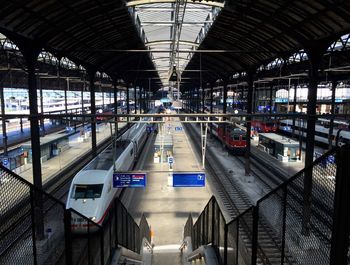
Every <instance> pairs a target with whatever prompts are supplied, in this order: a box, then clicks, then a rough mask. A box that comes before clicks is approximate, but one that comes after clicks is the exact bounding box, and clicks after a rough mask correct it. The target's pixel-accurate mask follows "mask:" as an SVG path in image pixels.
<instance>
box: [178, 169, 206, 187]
mask: <svg viewBox="0 0 350 265" xmlns="http://www.w3.org/2000/svg"><path fill="white" fill-rule="evenodd" d="M204 186H205V173H199V172H197V173H196V172H193V173H173V187H204Z"/></svg>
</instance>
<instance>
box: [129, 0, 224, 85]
mask: <svg viewBox="0 0 350 265" xmlns="http://www.w3.org/2000/svg"><path fill="white" fill-rule="evenodd" d="M165 1H166V0H159V2H158V3H157V0H152V1H149V0H136V1H132V2H131V1H129V2H128V3H127V5H128V6H129V8H130V12H131V14H132V16H134V18H135V21H138V22H139V25H137V26H138V27H141V28H142V31H143V32H144V34H145V42H146V43H145V45H146V47H148V48H149V49H150V50H151V51H152V52H151V58H152V60H153V62H154V65H155V67H156V69H157V70H158V73H159V76H160V78H161V81H162V83H163V86H167V85H168V83H169V81H168V78H169V75H170V73H171V70H172V69H173V66H174V65H175V66H176V69H177V72H178V73H180V74H181V73H182V71H183V70H184V69H185V67H186V65H187V64H188V62H189V60H190V58H191V54H190V53H189V52H188V53H186V52H184V51H186V50H189V51H190V50H195V49H197V48H198V46H199V43H200V42H201V41H202V39H203V38H204V36H205V33H206V32H207V29H208V28H209V27H210V26H211V25H212V23H213V19H214V18H215V17H216V16H217V14H218V13H219V11H220V10H221V8H220V7H218V5H219V6H220V5H222V6H223V5H224V3H222V2H221V3H220V2H212V3H214V5H211V4H210V3H209V2H193V1H187V0H175V1H174V0H169V2H165ZM150 2H152V3H150ZM136 24H137V23H136ZM192 54H193V53H192Z"/></svg>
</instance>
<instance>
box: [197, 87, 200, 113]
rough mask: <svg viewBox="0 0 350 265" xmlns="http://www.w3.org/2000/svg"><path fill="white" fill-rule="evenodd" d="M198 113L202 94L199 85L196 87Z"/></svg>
mask: <svg viewBox="0 0 350 265" xmlns="http://www.w3.org/2000/svg"><path fill="white" fill-rule="evenodd" d="M196 91H197V92H196V95H197V96H196V113H199V105H200V96H199V87H197V88H196Z"/></svg>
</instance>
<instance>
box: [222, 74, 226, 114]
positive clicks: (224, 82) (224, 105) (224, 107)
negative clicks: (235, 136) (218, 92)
mask: <svg viewBox="0 0 350 265" xmlns="http://www.w3.org/2000/svg"><path fill="white" fill-rule="evenodd" d="M223 86H224V95H223V99H224V100H223V106H222V113H224V114H226V112H227V81H226V80H223Z"/></svg>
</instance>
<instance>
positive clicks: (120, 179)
mask: <svg viewBox="0 0 350 265" xmlns="http://www.w3.org/2000/svg"><path fill="white" fill-rule="evenodd" d="M146 177H147V174H146V173H114V174H113V188H144V187H146Z"/></svg>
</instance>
